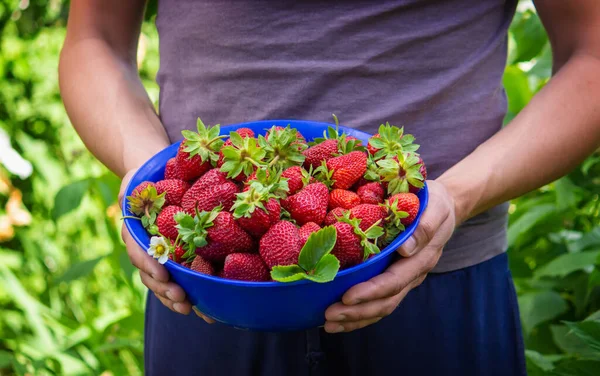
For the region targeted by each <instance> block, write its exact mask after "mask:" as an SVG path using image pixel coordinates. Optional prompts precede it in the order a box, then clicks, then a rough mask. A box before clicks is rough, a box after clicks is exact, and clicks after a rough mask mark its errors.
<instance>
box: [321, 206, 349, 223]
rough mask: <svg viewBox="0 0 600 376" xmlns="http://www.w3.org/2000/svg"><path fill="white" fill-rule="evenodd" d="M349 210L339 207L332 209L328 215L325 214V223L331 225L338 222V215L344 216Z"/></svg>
mask: <svg viewBox="0 0 600 376" xmlns="http://www.w3.org/2000/svg"><path fill="white" fill-rule="evenodd" d="M347 211H348V209H344V208H339V207H338V208H335V209H333V210H332V211H330V212H329V213H327V216H325V221H324V222H323V225H325V226H329V225H332V224H334V223H336V222H337V221H338V217H342V216H343V215H344V214H345V213H346V212H347Z"/></svg>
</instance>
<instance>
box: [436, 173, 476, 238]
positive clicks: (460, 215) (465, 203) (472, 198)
mask: <svg viewBox="0 0 600 376" xmlns="http://www.w3.org/2000/svg"><path fill="white" fill-rule="evenodd" d="M436 181H437V182H438V183H440V184H441V185H442V186H443V187H444V188H445V189H446V192H447V193H448V196H449V197H450V200H451V202H452V205H453V206H454V217H455V226H456V227H458V226H460V225H461V224H462V223H463V222H465V221H466V220H467V219H469V218H471V217H472V213H473V212H474V210H475V206H476V203H477V202H478V197H479V195H478V194H477V190H476V189H475V188H474V186H468V184H465V183H466V181H465V180H463V179H459V178H456V177H453V176H445V175H443V176H440V177H439V178H438V179H436Z"/></svg>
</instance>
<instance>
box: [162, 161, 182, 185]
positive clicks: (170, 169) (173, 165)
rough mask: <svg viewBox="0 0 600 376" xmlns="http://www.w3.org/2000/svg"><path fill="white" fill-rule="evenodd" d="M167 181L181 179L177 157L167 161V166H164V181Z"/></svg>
mask: <svg viewBox="0 0 600 376" xmlns="http://www.w3.org/2000/svg"><path fill="white" fill-rule="evenodd" d="M167 179H181V177H180V173H179V166H178V165H177V157H173V158H171V159H169V160H168V161H167V165H166V166H165V180H167Z"/></svg>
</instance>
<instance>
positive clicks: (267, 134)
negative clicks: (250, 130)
mask: <svg viewBox="0 0 600 376" xmlns="http://www.w3.org/2000/svg"><path fill="white" fill-rule="evenodd" d="M284 129H285V127H282V126H279V125H276V126H275V130H276V131H281V130H284ZM265 138H269V131H267V133H265ZM296 138H297V139H298V140H299V141H301V142H305V141H306V139H305V138H304V136H303V135H302V133H300V131H299V130H296Z"/></svg>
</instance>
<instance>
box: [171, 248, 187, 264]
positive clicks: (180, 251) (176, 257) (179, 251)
mask: <svg viewBox="0 0 600 376" xmlns="http://www.w3.org/2000/svg"><path fill="white" fill-rule="evenodd" d="M183 255H185V248H183V247H182V246H181V245H178V246H177V247H175V251H174V252H173V253H171V254H169V259H170V260H173V261H175V262H176V263H178V264H181V265H184V263H185V261H184V259H183Z"/></svg>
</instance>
